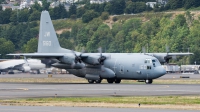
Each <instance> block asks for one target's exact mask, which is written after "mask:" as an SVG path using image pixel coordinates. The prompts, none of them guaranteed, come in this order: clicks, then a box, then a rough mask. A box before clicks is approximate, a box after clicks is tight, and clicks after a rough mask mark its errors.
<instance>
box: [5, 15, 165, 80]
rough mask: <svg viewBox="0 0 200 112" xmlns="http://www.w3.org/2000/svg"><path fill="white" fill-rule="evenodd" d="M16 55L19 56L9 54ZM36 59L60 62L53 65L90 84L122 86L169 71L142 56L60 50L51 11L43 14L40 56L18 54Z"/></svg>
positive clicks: (156, 61) (136, 54) (147, 57)
mask: <svg viewBox="0 0 200 112" xmlns="http://www.w3.org/2000/svg"><path fill="white" fill-rule="evenodd" d="M8 55H16V54H8ZM18 55H21V56H31V57H36V58H50V59H57V60H58V62H57V63H54V64H52V66H54V67H57V68H62V69H66V70H67V71H68V72H69V73H71V74H73V75H75V76H78V77H82V78H86V79H87V80H88V82H89V83H94V82H95V83H101V81H102V79H107V82H108V83H114V82H115V83H120V82H121V80H122V79H132V80H145V82H146V83H147V84H151V83H152V82H153V79H156V78H159V77H161V76H163V75H165V73H166V71H165V69H164V68H163V67H162V66H161V64H160V62H159V61H158V59H157V58H155V57H153V56H149V55H144V54H140V53H101V51H100V53H81V52H75V51H72V50H69V49H64V48H62V47H60V44H59V42H58V38H57V36H56V32H55V30H54V27H53V24H52V21H51V18H50V15H49V13H48V11H42V13H41V20H40V31H39V41H38V50H37V53H24V54H18Z"/></svg>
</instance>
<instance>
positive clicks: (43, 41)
mask: <svg viewBox="0 0 200 112" xmlns="http://www.w3.org/2000/svg"><path fill="white" fill-rule="evenodd" d="M69 51H70V50H68V49H64V48H61V47H60V44H59V41H58V38H57V35H56V32H55V29H54V27H53V24H52V21H51V18H50V15H49V12H48V11H42V13H41V18H40V32H39V40H38V50H37V52H38V53H66V52H69Z"/></svg>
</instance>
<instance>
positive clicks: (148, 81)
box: [145, 79, 153, 84]
mask: <svg viewBox="0 0 200 112" xmlns="http://www.w3.org/2000/svg"><path fill="white" fill-rule="evenodd" d="M152 82H153V80H152V79H147V80H145V83H146V84H152Z"/></svg>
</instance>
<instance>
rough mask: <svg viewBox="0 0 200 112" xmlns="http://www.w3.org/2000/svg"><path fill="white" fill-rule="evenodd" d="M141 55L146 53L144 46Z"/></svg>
mask: <svg viewBox="0 0 200 112" xmlns="http://www.w3.org/2000/svg"><path fill="white" fill-rule="evenodd" d="M142 53H144V54H145V53H146V49H145V47H144V46H143V47H142Z"/></svg>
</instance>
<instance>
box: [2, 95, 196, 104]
mask: <svg viewBox="0 0 200 112" xmlns="http://www.w3.org/2000/svg"><path fill="white" fill-rule="evenodd" d="M32 102H34V103H56V102H73V103H112V104H119V103H120V104H138V103H140V104H147V105H165V104H173V105H194V104H200V96H149V97H146V96H144V97H65V98H28V99H19V100H6V101H5V100H0V103H32Z"/></svg>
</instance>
